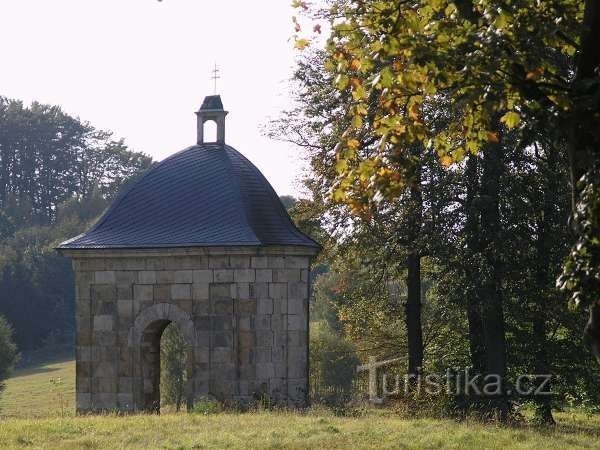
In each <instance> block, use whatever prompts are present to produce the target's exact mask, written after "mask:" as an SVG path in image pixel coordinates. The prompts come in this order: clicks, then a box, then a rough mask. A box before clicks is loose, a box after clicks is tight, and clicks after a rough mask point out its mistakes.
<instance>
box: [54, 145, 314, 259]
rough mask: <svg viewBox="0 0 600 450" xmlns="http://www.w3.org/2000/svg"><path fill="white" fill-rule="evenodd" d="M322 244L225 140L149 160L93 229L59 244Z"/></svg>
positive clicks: (81, 246)
mask: <svg viewBox="0 0 600 450" xmlns="http://www.w3.org/2000/svg"><path fill="white" fill-rule="evenodd" d="M231 245H243V246H246V245H248V246H257V245H299V246H308V247H314V248H318V247H319V245H318V244H317V243H316V242H315V241H313V240H312V239H310V238H309V237H307V236H306V235H304V234H303V233H302V232H300V231H299V230H298V229H297V228H296V227H295V226H294V224H293V222H292V221H291V219H290V217H289V216H288V214H287V212H286V210H285V208H284V207H283V205H282V204H281V201H280V200H279V197H278V196H277V194H276V193H275V191H274V190H273V188H272V187H271V185H270V184H269V182H268V181H267V180H266V179H265V177H264V176H263V175H262V173H260V171H259V170H258V169H257V168H256V167H255V166H254V165H253V164H252V163H251V162H250V161H248V160H247V159H246V158H245V157H244V156H242V155H241V154H240V153H239V152H238V151H236V150H235V149H234V148H232V147H230V146H228V145H221V144H215V143H210V144H201V145H195V146H193V147H189V148H187V149H185V150H183V151H181V152H179V153H176V154H175V155H172V156H170V157H169V158H167V159H165V160H164V161H162V162H160V163H158V164H155V165H154V166H153V167H151V168H150V169H149V170H148V171H147V172H146V173H145V174H144V175H143V176H142V177H141V179H140V180H139V181H137V182H136V183H135V184H134V185H133V186H132V187H131V188H130V189H129V190H128V191H127V192H125V193H124V194H122V195H121V196H120V197H119V198H118V199H117V200H116V201H115V202H114V203H113V205H112V206H111V207H110V208H109V209H108V211H107V212H106V213H105V214H104V215H103V216H102V218H101V219H100V220H99V221H98V223H97V224H96V225H94V226H93V227H92V228H91V229H90V230H89V231H87V232H86V233H83V234H81V235H79V236H77V237H75V238H73V239H71V240H69V241H66V242H63V243H62V244H60V246H59V247H58V248H59V249H96V248H164V247H194V246H231Z"/></svg>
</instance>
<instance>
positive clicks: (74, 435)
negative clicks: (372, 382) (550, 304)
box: [0, 361, 600, 449]
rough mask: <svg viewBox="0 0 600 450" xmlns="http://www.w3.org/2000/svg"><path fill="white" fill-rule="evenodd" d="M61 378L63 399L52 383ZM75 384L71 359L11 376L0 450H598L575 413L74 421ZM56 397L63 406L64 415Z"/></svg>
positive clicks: (599, 444) (597, 440)
mask: <svg viewBox="0 0 600 450" xmlns="http://www.w3.org/2000/svg"><path fill="white" fill-rule="evenodd" d="M58 377H60V378H62V384H61V385H59V387H58V389H59V392H60V391H61V390H62V394H58V393H57V392H56V391H55V390H53V389H52V388H51V387H52V384H51V383H50V381H49V380H50V379H51V378H54V379H56V378H58ZM73 385H74V364H73V362H72V361H62V362H60V361H59V362H54V363H49V364H43V365H40V366H37V367H35V368H33V367H32V368H30V369H23V370H20V371H18V372H17V373H15V376H14V377H13V378H12V379H11V380H9V381H8V383H7V390H6V392H5V393H4V395H3V398H2V400H1V402H0V408H2V412H0V414H1V415H2V417H3V418H1V419H0V448H2V449H5V448H6V449H11V448H15V449H16V448H42V449H43V448H49V449H54V448H65V449H71V448H72V449H80V448H90V449H96V448H97V449H104V448H111V449H112V448H134V449H135V448H139V449H147V448H172V449H179V448H181V449H184V448H185V449H187V448H257V449H258V448H260V449H262V448H273V449H275V448H291V449H294V448H298V449H300V448H315V449H317V448H318V449H320V448H327V449H338V448H353V449H354V448H372V449H379V448H422V449H429V448H440V447H442V448H456V449H470V448H472V449H479V448H486V449H487V448H490V449H506V448H516V449H540V448H548V449H552V448H556V449H569V448H600V417H599V416H586V415H584V414H582V413H580V412H577V413H558V414H557V415H556V417H557V419H558V422H559V425H558V426H556V427H553V428H538V427H534V426H518V427H500V426H496V425H485V424H481V423H478V422H469V421H465V422H460V423H458V422H454V421H451V420H434V419H418V420H406V419H402V418H399V417H397V416H395V415H394V414H392V413H391V412H389V411H385V410H373V411H370V412H368V413H367V414H366V415H365V416H364V417H359V418H346V417H336V416H334V415H333V414H332V413H331V412H329V411H326V410H315V411H311V412H308V413H306V414H300V413H292V412H254V413H226V412H225V413H218V414H210V415H202V414H186V413H180V414H175V413H169V414H163V415H161V416H150V415H131V416H116V415H104V416H85V417H75V416H74V413H73ZM58 397H62V398H64V399H65V400H66V402H67V404H68V406H67V408H66V409H65V414H66V416H64V417H61V416H60V415H61V411H60V408H59V407H58V405H57V398H58Z"/></svg>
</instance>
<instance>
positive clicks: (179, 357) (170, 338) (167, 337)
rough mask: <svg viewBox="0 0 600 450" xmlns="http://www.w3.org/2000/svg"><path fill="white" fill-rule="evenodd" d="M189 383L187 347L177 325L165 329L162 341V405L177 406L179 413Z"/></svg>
mask: <svg viewBox="0 0 600 450" xmlns="http://www.w3.org/2000/svg"><path fill="white" fill-rule="evenodd" d="M186 383H187V346H186V343H185V339H184V338H183V335H182V334H181V330H179V327H178V326H177V324H175V323H171V324H169V325H168V326H167V328H165V331H164V332H163V335H162V338H161V340H160V397H161V399H160V400H161V403H162V404H166V405H175V408H176V410H177V411H179V410H180V409H181V405H182V403H183V401H184V400H185V386H186Z"/></svg>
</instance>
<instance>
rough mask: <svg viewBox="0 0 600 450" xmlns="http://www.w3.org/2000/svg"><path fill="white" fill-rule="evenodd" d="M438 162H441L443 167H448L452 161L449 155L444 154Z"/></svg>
mask: <svg viewBox="0 0 600 450" xmlns="http://www.w3.org/2000/svg"><path fill="white" fill-rule="evenodd" d="M440 163H441V164H442V166H444V167H448V166H451V165H452V163H453V161H452V157H450V156H449V155H444V156H442V157H441V158H440Z"/></svg>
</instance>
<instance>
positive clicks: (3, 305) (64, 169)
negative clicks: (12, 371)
mask: <svg viewBox="0 0 600 450" xmlns="http://www.w3.org/2000/svg"><path fill="white" fill-rule="evenodd" d="M150 162H151V160H150V158H149V157H148V156H146V155H144V154H142V153H137V152H132V151H130V150H129V149H128V148H127V147H126V146H125V144H124V143H123V141H115V140H113V139H112V136H111V134H110V133H108V132H104V131H99V130H96V129H95V128H93V127H92V126H91V125H90V124H88V123H85V122H82V121H81V120H79V119H76V118H73V117H71V116H69V115H67V114H65V113H64V112H62V111H61V109H60V108H59V107H57V106H49V105H42V104H39V103H36V102H34V103H32V104H31V105H30V106H28V107H26V106H24V105H23V104H22V102H19V101H16V100H10V99H6V98H3V97H0V314H2V315H4V316H5V317H6V318H7V320H8V321H9V322H10V323H11V324H12V326H13V327H14V332H15V336H14V338H15V341H16V342H17V345H18V346H19V348H20V349H21V350H22V351H28V350H32V349H35V348H38V347H40V346H43V345H44V344H45V343H49V342H50V341H57V340H58V341H59V342H62V343H67V342H72V339H73V334H74V325H75V324H74V303H75V302H74V292H73V272H72V269H71V263H70V262H69V261H68V260H67V259H66V258H63V257H61V256H59V255H57V254H56V252H55V251H54V246H55V245H56V244H58V243H59V242H61V241H63V240H65V239H67V238H70V237H73V236H76V235H78V234H79V233H81V232H83V231H84V230H85V229H86V228H87V227H88V226H90V225H91V223H92V222H93V221H94V220H96V219H97V218H98V217H99V216H100V215H101V214H102V212H103V210H104V209H105V208H106V207H107V205H108V204H109V202H110V201H111V200H112V199H113V198H114V197H115V196H116V195H117V193H118V192H119V191H120V190H121V189H122V188H123V187H124V186H125V185H126V184H127V182H129V181H130V180H132V179H134V178H135V177H136V176H137V175H139V174H140V173H141V172H143V171H144V170H145V169H146V168H147V167H148V166H149V165H150Z"/></svg>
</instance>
